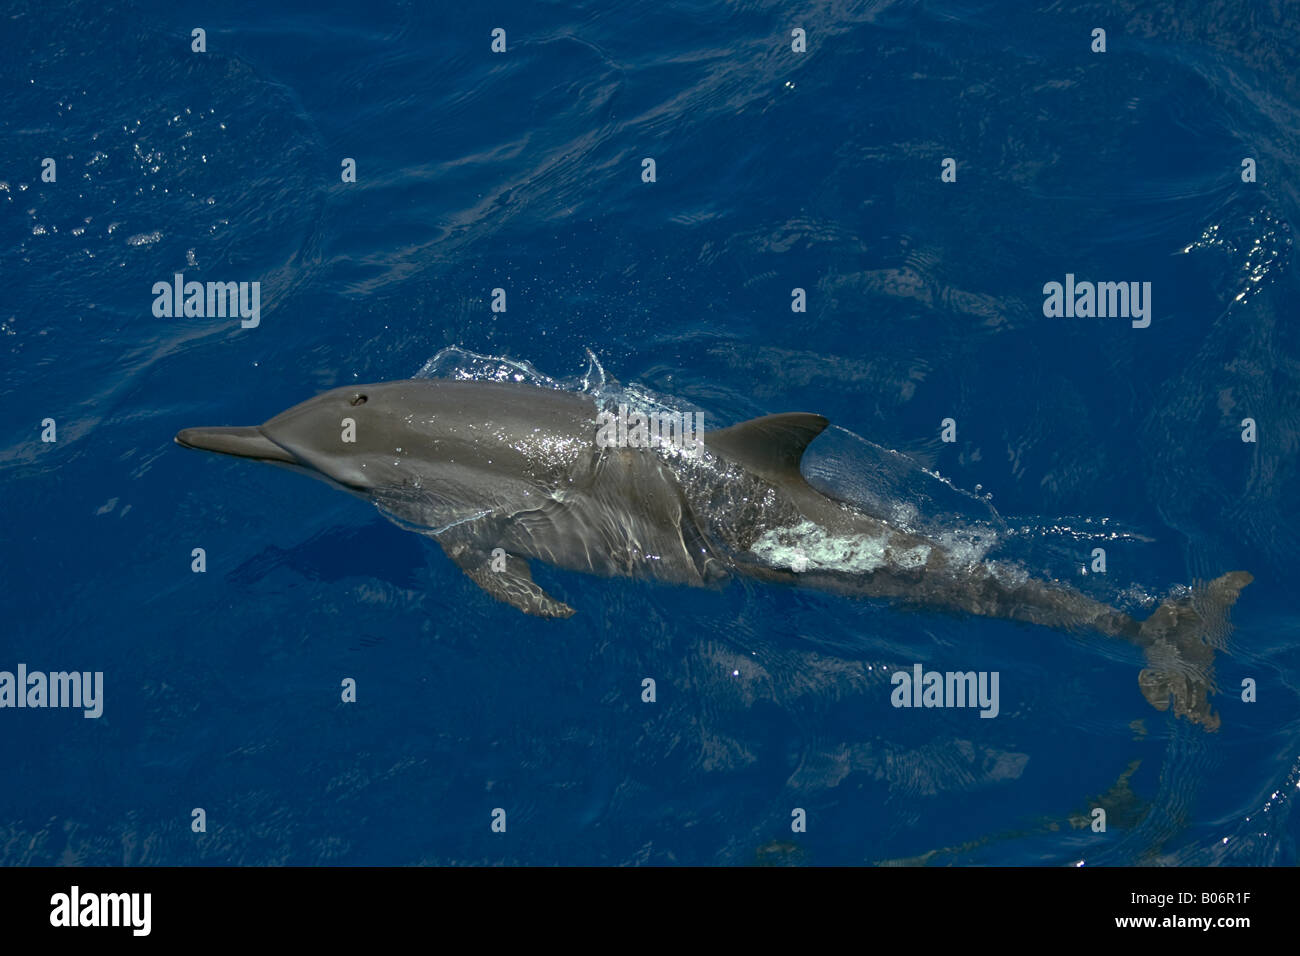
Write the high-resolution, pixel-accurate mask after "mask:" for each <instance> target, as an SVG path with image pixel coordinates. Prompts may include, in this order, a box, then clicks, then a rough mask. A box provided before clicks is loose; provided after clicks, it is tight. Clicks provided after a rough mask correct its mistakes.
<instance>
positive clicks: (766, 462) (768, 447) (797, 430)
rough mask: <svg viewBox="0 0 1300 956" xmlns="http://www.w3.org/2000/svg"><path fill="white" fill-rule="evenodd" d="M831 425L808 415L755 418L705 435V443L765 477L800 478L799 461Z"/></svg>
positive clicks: (805, 413)
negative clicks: (813, 441) (809, 446)
mask: <svg viewBox="0 0 1300 956" xmlns="http://www.w3.org/2000/svg"><path fill="white" fill-rule="evenodd" d="M829 424H830V422H829V421H827V420H826V419H825V418H823V417H822V416H821V415H813V414H810V413H808V412H786V413H784V414H781V415H765V416H763V417H762V418H753V419H750V420H749V421H747V422H741V423H740V424H739V425H732V426H731V427H730V428H720V429H718V430H717V431H714V432H706V433H705V435H704V444H705V445H706V446H707V447H709V448H710V449H712V450H714V451H716V452H718V453H720V454H721V455H723V456H724V457H726V458H729V459H731V460H732V461H734V462H736V463H737V464H740V465H744V466H745V467H746V468H749V469H750V470H751V471H753V472H756V473H757V474H760V475H762V476H764V477H766V478H774V479H785V480H789V479H791V478H799V477H801V476H800V473H799V461H800V459H802V458H803V453H804V449H806V448H807V447H808V443H809V442H811V441H812V440H813V439H814V438H816V437H817V436H818V435H820V434H821V433H822V431H823V430H824V429H825V428H826V426H827V425H829Z"/></svg>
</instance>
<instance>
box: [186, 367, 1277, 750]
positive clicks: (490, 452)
mask: <svg viewBox="0 0 1300 956" xmlns="http://www.w3.org/2000/svg"><path fill="white" fill-rule="evenodd" d="M598 415H599V409H598V407H597V404H596V400H595V398H593V396H591V395H588V394H581V393H576V392H569V391H564V390H561V389H555V388H544V387H539V386H535V385H531V384H525V383H519V382H496V381H472V380H468V381H467V380H441V379H410V380H402V381H391V382H380V383H377V384H372V385H354V386H347V387H344V388H336V389H333V390H332V391H328V392H325V393H323V394H321V395H318V396H316V397H315V398H312V399H309V400H308V401H305V402H303V403H301V404H299V405H295V406H293V407H292V408H290V409H288V410H287V411H284V412H281V413H280V414H278V415H276V416H275V417H273V418H271V419H269V420H268V421H266V422H265V423H263V424H262V425H256V426H249V427H233V428H232V427H215V428H186V429H184V430H182V431H181V432H179V433H178V434H177V435H176V442H177V443H178V444H180V445H182V446H184V447H186V448H197V449H202V450H204V451H212V452H218V453H220V454H224V455H232V456H235V457H238V458H248V459H252V460H254V461H263V462H269V463H271V464H274V465H279V466H282V467H286V468H291V469H294V470H298V471H301V472H305V473H307V474H310V475H312V476H313V477H316V478H321V479H324V480H326V481H328V482H329V483H331V484H332V485H335V486H337V487H340V488H343V489H345V490H346V491H348V492H351V493H352V494H355V495H358V496H360V497H363V498H365V499H366V500H368V501H371V502H372V503H373V504H375V505H376V506H377V507H378V508H379V509H380V510H381V511H382V512H383V513H385V514H386V515H387V516H388V517H389V518H391V519H392V520H394V521H395V522H397V523H398V524H400V525H402V526H403V527H406V528H408V529H411V530H415V531H419V532H422V533H424V534H428V535H430V536H432V537H433V538H434V539H435V540H437V542H438V543H439V544H440V545H441V547H442V549H443V550H444V552H445V553H446V554H447V556H448V557H449V558H451V560H452V561H453V562H455V564H456V565H458V566H459V567H460V568H461V570H463V571H464V572H465V574H467V575H468V576H469V577H470V579H471V580H473V581H474V583H475V584H477V585H478V586H479V587H480V588H482V589H483V590H484V591H486V592H487V593H488V594H490V595H491V596H492V597H494V598H496V599H497V600H500V601H504V602H505V603H506V604H509V605H511V606H512V607H515V608H518V609H519V610H520V611H523V612H524V613H526V614H532V615H537V616H540V617H546V618H566V617H569V616H571V615H572V614H573V613H574V611H573V608H571V607H570V606H569V605H567V604H565V603H564V602H563V601H561V600H559V599H558V598H556V597H554V596H552V595H550V594H548V593H546V592H545V591H544V590H543V589H542V588H541V587H539V586H538V585H537V583H536V582H534V581H533V577H532V572H531V569H530V565H529V562H530V561H534V560H536V561H541V562H544V563H546V564H549V565H552V566H555V567H559V568H565V569H568V570H573V571H581V572H586V573H590V574H597V575H602V576H614V575H620V576H629V577H644V578H652V579H657V580H659V581H664V582H671V583H674V584H681V585H694V586H718V585H721V584H722V583H724V582H726V581H728V580H729V579H731V578H733V577H736V576H744V577H749V578H755V579H759V580H763V581H771V582H785V583H797V584H800V585H803V586H809V587H815V588H821V589H824V590H828V591H834V592H839V593H843V594H849V595H855V596H865V597H877V598H887V599H892V600H894V601H896V602H901V603H905V604H910V605H919V606H928V607H933V608H939V609H944V610H947V611H951V612H957V613H965V614H973V615H983V616H989V617H999V618H1007V619H1010V620H1014V621H1022V622H1027V623H1029V624H1034V625H1040V626H1044V627H1050V628H1057V629H1061V630H1066V631H1072V632H1080V631H1087V630H1091V631H1096V632H1100V633H1101V634H1104V635H1108V636H1112V637H1116V638H1120V639H1123V640H1126V641H1128V642H1131V643H1132V644H1134V645H1136V646H1138V647H1140V648H1142V650H1143V651H1144V653H1145V655H1146V660H1147V663H1148V666H1147V667H1146V668H1145V669H1144V670H1143V671H1142V672H1141V674H1140V675H1139V687H1140V688H1141V691H1142V693H1143V695H1144V696H1145V697H1146V698H1147V700H1148V701H1149V702H1150V703H1151V704H1152V705H1153V706H1155V707H1156V708H1157V709H1159V710H1168V709H1169V707H1170V706H1171V704H1172V706H1173V709H1174V713H1175V715H1176V716H1182V717H1186V718H1188V719H1189V720H1191V721H1193V722H1195V723H1198V724H1201V725H1202V726H1204V727H1206V728H1207V729H1209V730H1214V729H1217V727H1218V725H1219V718H1218V715H1217V714H1215V713H1214V711H1213V710H1212V708H1211V706H1210V704H1209V700H1208V697H1209V694H1210V693H1211V692H1212V691H1213V690H1214V686H1213V670H1212V664H1213V661H1212V658H1213V653H1214V647H1215V646H1216V645H1217V644H1221V643H1222V638H1223V637H1224V636H1225V635H1226V633H1227V609H1228V608H1229V607H1231V605H1232V604H1233V603H1235V601H1236V599H1237V594H1238V592H1239V591H1240V590H1241V589H1242V588H1243V587H1245V586H1246V585H1247V584H1249V583H1250V581H1251V580H1252V578H1251V576H1250V574H1248V573H1246V572H1244V571H1232V572H1229V573H1227V574H1224V575H1223V576H1221V577H1219V578H1217V579H1215V580H1214V581H1212V582H1210V583H1209V584H1208V585H1200V586H1197V587H1194V588H1191V589H1183V590H1182V591H1181V592H1175V594H1174V595H1173V596H1171V597H1170V598H1168V599H1166V600H1165V602H1164V603H1162V604H1161V605H1160V606H1159V607H1158V608H1157V609H1156V611H1155V612H1154V613H1153V614H1152V615H1151V616H1150V617H1149V618H1147V619H1146V620H1144V621H1141V622H1139V621H1137V620H1135V619H1134V618H1133V617H1130V616H1129V615H1128V614H1126V613H1124V612H1123V611H1121V610H1118V609H1116V608H1114V607H1111V606H1108V605H1106V604H1104V603H1101V602H1099V601H1096V600H1094V599H1092V598H1090V597H1088V596H1087V595H1085V594H1083V593H1081V592H1079V591H1077V590H1075V589H1074V588H1071V587H1069V586H1067V585H1065V584H1062V583H1060V582H1056V581H1045V580H1038V579H1034V578H1032V577H1029V576H1027V575H1026V574H1025V573H1024V572H1023V571H1021V570H1020V569H1018V568H1015V567H1013V566H1011V565H1009V564H1002V563H998V562H994V561H988V560H971V559H969V558H964V557H961V556H959V555H957V554H955V553H954V552H953V551H951V550H950V549H948V548H945V547H944V546H943V545H942V544H941V543H940V542H939V541H937V540H935V539H933V538H931V537H927V536H925V535H923V534H918V533H915V532H913V531H911V530H908V529H905V528H900V527H896V526H892V525H891V524H890V523H889V522H887V521H885V520H883V519H882V518H880V517H878V516H875V515H872V514H868V513H866V512H864V511H863V510H861V509H860V508H859V507H856V506H854V505H853V504H851V503H849V502H846V501H841V500H838V499H836V498H833V497H830V496H828V495H826V494H823V493H822V492H820V491H818V490H816V489H815V488H813V487H812V485H810V484H809V483H808V482H807V481H806V480H805V479H804V477H803V474H802V473H801V471H800V461H801V458H802V456H803V453H804V450H805V449H806V448H807V446H808V444H809V443H810V442H812V441H813V439H815V438H816V437H817V436H818V435H819V434H821V432H822V430H823V429H825V428H826V426H827V424H828V422H827V420H826V419H825V418H823V417H822V416H821V415H815V414H810V413H805V412H794V413H786V414H778V415H767V416H765V417H762V418H756V419H753V420H751V421H746V422H742V423H741V424H738V425H733V426H731V427H729V428H722V429H717V430H713V431H707V432H703V434H702V437H699V436H697V437H699V440H698V441H697V442H696V443H695V444H694V446H691V445H689V444H688V443H674V442H667V443H655V442H648V443H644V444H642V445H641V446H640V447H607V445H608V443H607V442H601V441H598V440H597V438H598V434H599V431H598V428H599V421H600V419H599V418H598Z"/></svg>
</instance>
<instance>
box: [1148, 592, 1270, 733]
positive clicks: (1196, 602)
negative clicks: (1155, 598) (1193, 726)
mask: <svg viewBox="0 0 1300 956" xmlns="http://www.w3.org/2000/svg"><path fill="white" fill-rule="evenodd" d="M1253 580H1254V578H1253V577H1252V576H1251V575H1250V574H1248V573H1247V572H1245V571H1230V572H1228V573H1227V574H1225V575H1223V576H1221V577H1218V578H1215V579H1214V580H1213V581H1211V582H1210V583H1209V584H1197V585H1193V587H1192V588H1191V589H1190V590H1187V591H1184V592H1182V593H1178V594H1174V595H1171V596H1170V597H1168V598H1166V599H1165V601H1164V603H1162V604H1161V605H1160V606H1159V607H1158V608H1156V610H1155V613H1153V614H1152V615H1151V616H1150V617H1149V618H1147V619H1146V620H1145V621H1143V622H1142V623H1141V625H1140V626H1139V628H1138V637H1137V643H1138V645H1139V646H1141V647H1142V649H1143V651H1144V652H1145V654H1146V659H1147V664H1148V666H1147V667H1146V668H1145V669H1143V671H1142V673H1140V674H1139V675H1138V686H1139V687H1140V688H1141V689H1142V695H1143V696H1144V697H1145V698H1146V699H1147V700H1148V701H1149V702H1150V703H1151V706H1153V707H1155V708H1156V709H1157V710H1168V709H1169V705H1170V703H1171V702H1172V704H1173V708H1174V715H1175V716H1177V717H1186V718H1187V719H1188V720H1191V721H1193V722H1194V723H1198V724H1200V725H1202V726H1203V727H1204V728H1205V729H1206V730H1211V731H1213V730H1218V729H1219V715H1218V714H1217V713H1215V712H1214V710H1213V709H1212V708H1211V707H1210V701H1209V695H1210V694H1212V693H1214V692H1215V691H1217V689H1218V688H1217V687H1216V686H1215V684H1214V652H1215V651H1216V650H1219V649H1220V648H1222V647H1223V645H1224V643H1225V641H1226V638H1227V636H1228V633H1229V632H1230V630H1231V627H1230V625H1229V624H1228V609H1229V608H1231V607H1232V605H1233V604H1235V603H1236V602H1237V595H1238V594H1239V593H1240V592H1241V589H1242V588H1244V587H1245V586H1246V585H1247V584H1249V583H1250V582H1251V581H1253Z"/></svg>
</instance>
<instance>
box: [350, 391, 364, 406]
mask: <svg viewBox="0 0 1300 956" xmlns="http://www.w3.org/2000/svg"><path fill="white" fill-rule="evenodd" d="M365 403H366V396H364V395H362V394H361V393H360V392H358V393H357V394H356V395H353V396H352V404H353V405H364V404H365Z"/></svg>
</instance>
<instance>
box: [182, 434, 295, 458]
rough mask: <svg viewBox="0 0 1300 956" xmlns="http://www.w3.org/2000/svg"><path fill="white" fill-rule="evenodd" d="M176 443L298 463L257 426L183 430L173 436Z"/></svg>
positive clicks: (246, 456)
mask: <svg viewBox="0 0 1300 956" xmlns="http://www.w3.org/2000/svg"><path fill="white" fill-rule="evenodd" d="M176 444H178V445H181V446H182V447H184V448H198V449H200V450H202V451H215V452H218V453H220V454H222V455H234V456H235V457H236V458H252V459H254V460H255V461H278V462H283V463H285V464H289V465H295V464H297V463H298V460H297V459H296V458H294V457H293V455H291V454H289V453H288V452H287V451H285V450H284V449H283V448H281V447H280V446H279V445H277V444H276V443H275V442H273V441H271V439H269V438H267V437H266V436H265V435H264V434H262V430H261V429H260V428H258V427H257V426H251V427H245V428H185V429H182V430H181V431H179V432H177V433H176Z"/></svg>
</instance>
